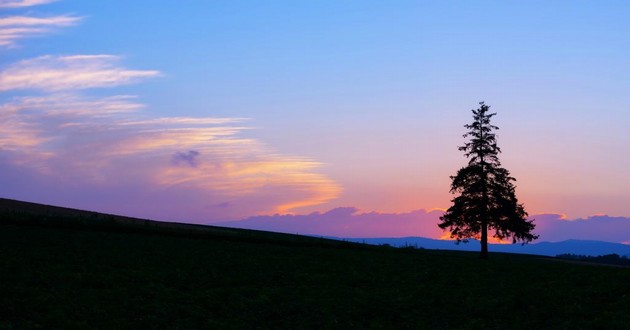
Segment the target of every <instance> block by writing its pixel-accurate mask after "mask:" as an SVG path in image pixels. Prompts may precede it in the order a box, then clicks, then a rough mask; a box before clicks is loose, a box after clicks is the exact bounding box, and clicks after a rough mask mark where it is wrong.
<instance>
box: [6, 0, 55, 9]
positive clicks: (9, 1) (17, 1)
mask: <svg viewBox="0 0 630 330" xmlns="http://www.w3.org/2000/svg"><path fill="white" fill-rule="evenodd" d="M55 1H57V0H0V8H21V7H31V6H37V5H43V4H47V3H51V2H55Z"/></svg>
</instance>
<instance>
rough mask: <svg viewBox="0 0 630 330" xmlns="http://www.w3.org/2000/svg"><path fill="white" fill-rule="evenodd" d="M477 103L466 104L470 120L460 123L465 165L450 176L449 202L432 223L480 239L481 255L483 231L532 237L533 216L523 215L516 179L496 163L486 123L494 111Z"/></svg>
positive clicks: (483, 254) (485, 235) (460, 236)
mask: <svg viewBox="0 0 630 330" xmlns="http://www.w3.org/2000/svg"><path fill="white" fill-rule="evenodd" d="M479 105H480V107H479V109H476V110H472V112H473V122H472V124H467V125H465V126H464V127H466V129H467V130H468V132H467V133H466V134H464V138H469V141H468V142H466V143H465V144H464V145H463V146H461V147H459V150H460V151H463V152H464V155H465V156H466V158H468V165H467V166H466V167H463V168H461V169H460V170H459V171H457V174H456V175H455V176H451V177H450V178H451V180H452V183H451V193H452V194H459V196H457V197H455V198H453V200H452V202H453V205H452V206H451V207H450V208H449V209H448V210H447V211H446V212H445V213H444V215H442V216H441V217H440V220H441V223H439V224H438V226H439V227H440V228H442V229H448V230H449V231H450V232H451V238H455V239H457V241H458V242H462V241H463V242H467V241H468V240H469V239H470V238H475V239H479V240H480V242H481V258H487V257H488V231H489V230H490V231H491V232H492V233H493V237H496V238H499V239H501V240H503V239H506V238H511V239H512V243H516V242H522V243H523V244H526V243H528V242H531V241H532V240H534V239H536V238H538V236H537V235H534V234H533V233H532V230H533V229H534V227H535V224H534V223H533V220H527V212H525V208H524V206H523V204H520V203H519V202H518V200H517V199H516V195H515V187H514V185H513V184H512V182H513V181H516V179H515V178H513V177H512V176H510V172H509V171H508V170H506V169H504V168H503V167H501V162H500V161H499V157H498V155H499V153H501V149H500V148H499V147H498V146H497V141H496V134H494V133H493V132H494V131H495V130H498V129H499V128H498V127H497V126H494V125H492V124H491V123H490V120H491V118H492V117H493V116H494V115H496V113H489V109H490V107H489V106H488V105H486V104H484V102H480V103H479Z"/></svg>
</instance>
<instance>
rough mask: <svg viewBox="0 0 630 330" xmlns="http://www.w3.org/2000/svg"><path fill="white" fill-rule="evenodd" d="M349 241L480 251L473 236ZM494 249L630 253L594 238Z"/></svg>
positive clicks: (493, 249)
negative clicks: (461, 239)
mask: <svg viewBox="0 0 630 330" xmlns="http://www.w3.org/2000/svg"><path fill="white" fill-rule="evenodd" d="M339 239H342V240H346V241H349V242H358V243H366V244H375V245H382V244H389V245H391V246H394V247H405V246H412V247H416V248H425V249H438V250H458V251H479V249H480V244H479V241H476V240H471V241H470V242H468V243H460V244H456V243H455V242H454V241H447V240H438V239H431V238H424V237H398V238H391V237H390V238H339ZM489 250H490V252H491V253H492V252H506V253H520V254H537V255H544V256H556V255H559V254H565V253H569V254H578V255H586V256H600V255H606V254H613V253H615V254H618V255H620V256H627V257H630V245H627V244H620V243H611V242H603V241H591V240H575V239H570V240H566V241H561V242H540V243H530V244H526V245H521V244H518V243H517V244H490V245H489Z"/></svg>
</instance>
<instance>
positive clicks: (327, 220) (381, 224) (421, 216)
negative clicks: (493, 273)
mask: <svg viewBox="0 0 630 330" xmlns="http://www.w3.org/2000/svg"><path fill="white" fill-rule="evenodd" d="M442 214H443V211H440V210H432V211H425V210H417V211H412V212H408V213H379V212H370V213H362V212H360V211H359V210H358V209H357V208H354V207H343V208H336V209H333V210H330V211H328V212H325V213H319V212H315V213H311V214H307V215H265V216H254V217H248V218H245V219H243V220H239V221H231V222H223V223H220V224H219V225H221V226H226V227H235V228H245V229H256V230H268V231H277V232H285V233H299V234H306V235H321V236H336V237H346V238H368V237H412V236H416V237H427V238H433V239H448V236H449V235H448V232H442V230H441V229H439V228H438V226H437V224H438V223H439V217H440V216H441V215H442ZM530 219H535V223H536V229H535V232H536V233H537V234H539V235H540V238H539V239H538V242H545V241H547V242H560V241H566V240H570V239H575V240H596V241H605V242H614V243H624V244H625V243H626V242H628V241H630V218H626V217H610V216H606V215H598V216H591V217H588V218H585V219H575V220H567V219H566V218H565V216H564V215H561V214H539V215H535V216H532V217H530Z"/></svg>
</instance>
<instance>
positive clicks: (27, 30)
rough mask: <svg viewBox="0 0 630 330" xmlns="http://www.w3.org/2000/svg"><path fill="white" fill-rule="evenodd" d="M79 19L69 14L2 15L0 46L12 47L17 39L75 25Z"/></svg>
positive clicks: (0, 19) (0, 20)
mask: <svg viewBox="0 0 630 330" xmlns="http://www.w3.org/2000/svg"><path fill="white" fill-rule="evenodd" d="M81 20H82V17H77V16H71V15H62V16H53V17H30V16H8V17H2V18H0V46H4V47H13V46H15V45H16V41H17V40H20V39H24V38H29V37H34V36H38V35H43V34H48V33H51V32H53V31H55V29H57V28H60V27H66V26H72V25H75V24H77V23H78V22H79V21H81Z"/></svg>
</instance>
